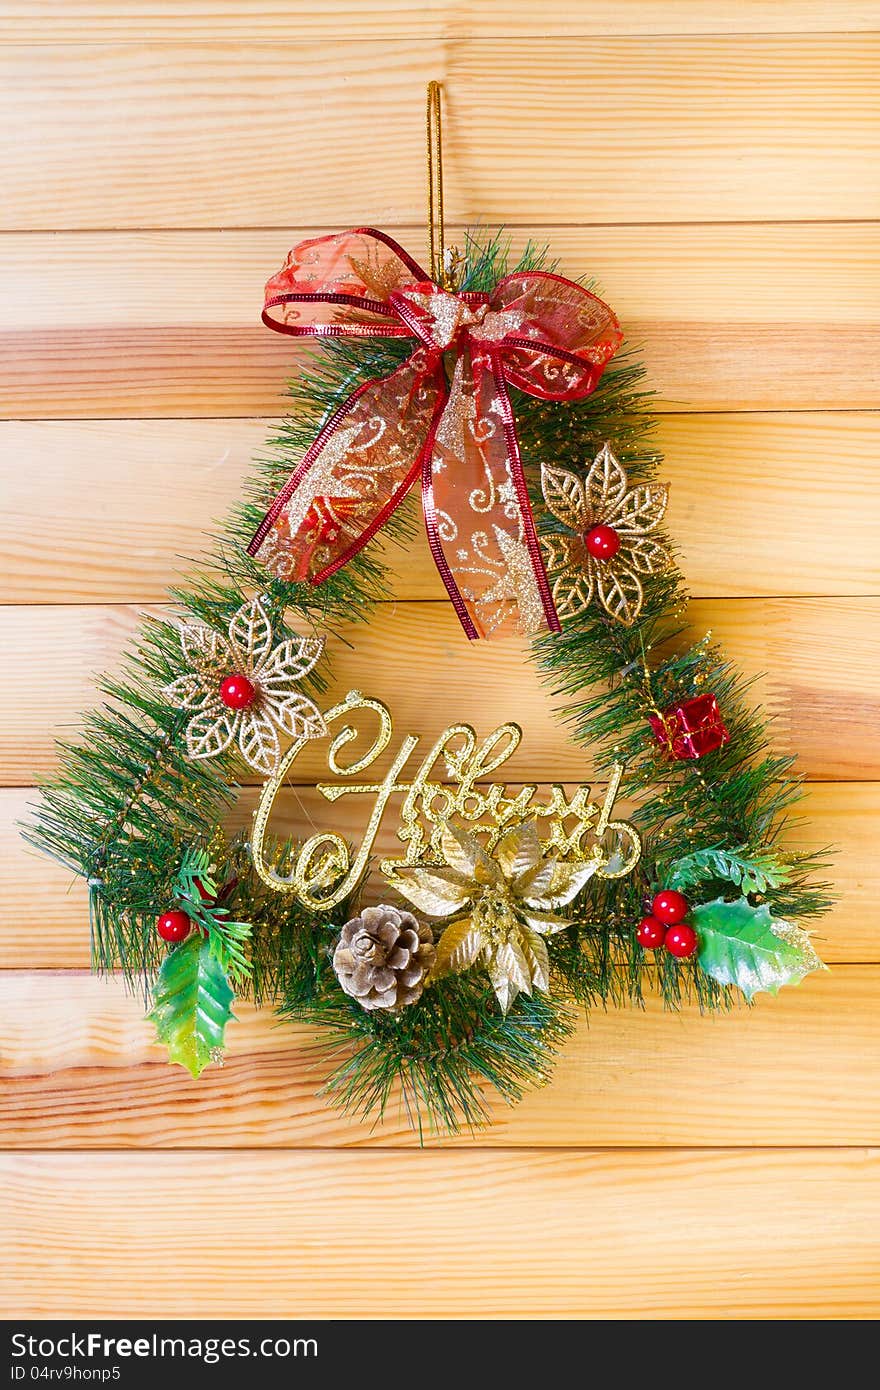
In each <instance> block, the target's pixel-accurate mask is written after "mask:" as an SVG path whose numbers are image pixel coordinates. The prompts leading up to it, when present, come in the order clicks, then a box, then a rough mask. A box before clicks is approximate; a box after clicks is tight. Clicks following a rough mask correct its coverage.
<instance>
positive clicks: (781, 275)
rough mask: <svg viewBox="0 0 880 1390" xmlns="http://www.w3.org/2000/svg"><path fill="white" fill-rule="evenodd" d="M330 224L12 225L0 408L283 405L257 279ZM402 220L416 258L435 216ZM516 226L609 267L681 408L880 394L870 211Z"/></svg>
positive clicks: (138, 410) (262, 410) (585, 268)
mask: <svg viewBox="0 0 880 1390" xmlns="http://www.w3.org/2000/svg"><path fill="white" fill-rule="evenodd" d="M326 230H327V228H314V227H312V228H307V227H298V228H288V229H280V230H276V231H271V232H266V231H264V232H248V233H244V232H210V231H206V232H201V233H199V234H197V235H194V234H193V233H185V232H152V233H134V232H121V233H99V232H85V233H81V234H80V233H78V234H76V235H69V236H65V235H57V234H54V233H53V234H42V233H35V234H29V235H24V234H16V233H8V234H6V235H5V236H4V239H3V257H2V260H0V295H2V297H3V302H4V331H3V334H2V335H0V371H2V374H3V377H4V379H5V384H6V391H5V393H4V401H3V404H2V406H0V409H2V412H3V414H4V415H7V416H10V417H18V418H41V417H44V416H66V417H74V416H108V415H122V416H131V415H137V416H145V415H146V416H168V415H175V416H177V415H196V416H205V415H258V414H272V413H277V412H278V411H279V410H282V409H283V408H284V406H283V398H282V393H283V389H284V382H285V381H286V379H287V378H288V377H289V376H290V375H291V374H292V373H293V372H294V370H295V368H296V366H297V364H298V363H299V362H300V361H302V359H303V352H302V351H301V350H300V349H299V348H298V347H297V346H296V345H295V344H293V343H291V341H290V340H289V339H283V338H280V337H278V336H277V335H275V334H273V333H269V332H267V330H266V329H264V328H263V327H262V326H261V325H260V324H259V305H260V297H261V296H260V290H261V285H262V281H263V280H264V279H265V278H266V277H267V276H268V274H269V272H270V271H271V270H272V269H273V268H274V267H275V266H277V265H279V264H280V263H281V261H282V259H283V257H284V255H285V254H286V251H287V249H288V247H289V246H291V245H293V244H294V243H295V242H297V241H299V240H302V239H303V238H304V237H306V236H313V235H316V234H319V233H320V232H321V231H326ZM395 230H396V232H397V235H398V236H399V237H400V238H401V240H402V241H403V243H404V244H406V245H407V246H409V247H410V248H411V249H412V250H413V252H414V253H415V254H417V255H421V253H422V244H423V241H424V229H423V227H421V226H416V227H409V228H397V229H395ZM450 235H451V237H452V238H454V239H457V240H459V241H461V240H462V238H463V229H461V228H458V229H455V228H453V229H452V231H451V233H450ZM511 238H512V242H513V245H514V247H515V248H516V249H517V250H518V249H519V248H521V247H522V246H523V245H524V244H525V243H526V242H527V241H528V240H529V239H532V240H534V241H536V242H538V243H539V244H541V245H544V244H546V245H549V246H550V247H551V248H552V252H553V255H554V256H556V257H557V258H558V259H559V263H560V268H561V269H562V270H563V271H564V272H565V273H567V274H569V275H573V276H580V275H582V274H584V273H590V274H593V275H595V277H596V279H597V281H598V282H599V284H600V285H601V287H602V290H603V293H604V294H605V295H606V296H607V297H608V299H609V300H610V301H611V303H613V304H614V306H615V308H616V310H617V312H618V314H619V315H620V318H621V322H622V323H623V324H624V327H625V329H626V331H627V334H628V336H629V339H630V341H631V342H633V343H637V344H640V345H643V346H644V352H645V362H646V365H647V367H648V371H649V375H650V382H651V385H652V387H653V388H654V389H655V390H656V391H657V392H658V393H659V394H658V399H659V401H660V402H661V403H662V404H664V405H665V407H666V408H667V409H674V410H676V411H682V410H684V411H688V410H706V409H729V408H738V409H742V408H747V409H750V410H756V409H772V410H780V409H784V408H788V409H804V408H810V407H813V408H818V407H827V408H840V407H842V406H847V407H849V408H854V407H860V406H861V407H873V406H876V405H877V404H878V399H880V398H878V387H877V382H878V380H880V331H878V329H877V320H878V318H880V254H878V244H880V242H878V237H877V228H876V227H874V226H865V225H862V224H845V223H833V224H832V223H825V224H805V223H800V224H788V225H774V224H769V223H768V224H763V225H743V226H737V225H730V224H728V225H704V226H686V227H682V226H675V227H663V226H659V227H657V226H654V227H650V228H649V227H620V226H618V227H615V228H614V229H613V231H612V232H609V230H608V228H595V227H593V228H589V227H587V228H580V227H552V226H546V225H536V226H530V227H527V228H524V229H513V230H512V232H511ZM194 285H199V286H205V285H208V286H211V290H210V292H209V293H207V294H204V293H200V294H199V295H194V293H193V286H194ZM756 364H760V366H759V369H756Z"/></svg>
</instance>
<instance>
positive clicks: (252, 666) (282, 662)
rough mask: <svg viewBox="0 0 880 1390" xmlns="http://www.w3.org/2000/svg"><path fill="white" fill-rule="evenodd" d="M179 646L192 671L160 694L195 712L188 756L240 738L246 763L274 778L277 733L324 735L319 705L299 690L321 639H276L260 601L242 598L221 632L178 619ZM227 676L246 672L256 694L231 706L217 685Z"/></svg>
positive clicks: (213, 752)
mask: <svg viewBox="0 0 880 1390" xmlns="http://www.w3.org/2000/svg"><path fill="white" fill-rule="evenodd" d="M180 645H181V648H182V651H183V655H184V659H185V661H186V662H187V665H188V666H189V670H187V671H186V672H184V674H183V675H181V676H178V677H177V679H176V680H174V681H172V682H171V684H170V685H167V686H165V688H164V690H163V694H164V696H165V698H166V699H167V700H168V701H169V702H170V703H171V704H172V705H175V706H176V707H177V708H178V709H185V710H192V711H193V717H192V719H190V721H189V723H188V725H187V728H186V746H187V753H188V755H189V757H190V758H216V757H219V756H220V755H221V754H222V753H225V752H226V751H227V749H229V748H230V747H231V745H232V744H233V743H236V742H237V744H238V751H239V753H240V754H241V756H242V758H243V759H244V761H245V762H246V763H247V764H248V765H249V766H250V767H252V768H253V769H254V771H255V772H259V773H261V774H262V775H264V776H271V775H272V773H273V772H275V770H276V768H277V767H278V762H279V759H280V756H281V741H280V739H279V733H282V734H285V735H286V736H287V737H289V738H294V739H298V738H321V737H323V735H324V734H326V732H327V726H326V724H325V722H324V717H323V715H322V714H321V711H320V710H319V709H318V707H317V705H315V704H314V702H313V701H312V700H310V699H309V698H308V696H307V695H304V694H303V692H302V691H301V690H298V689H297V688H296V683H297V682H298V681H300V680H302V678H303V677H304V676H307V675H308V674H309V672H310V671H311V670H313V668H314V667H315V665H316V664H317V662H318V660H319V658H320V656H321V653H322V652H323V650H324V643H323V641H322V640H320V639H317V638H313V637H296V638H286V639H285V640H284V641H282V642H279V643H277V644H274V638H273V632H272V624H271V621H270V619H269V616H268V614H267V613H266V610H265V608H264V607H263V604H262V603H261V601H260V599H258V598H255V599H250V600H248V602H247V603H243V604H242V606H241V607H240V608H239V609H238V611H237V612H236V613H235V614H233V617H232V619H231V621H230V623H229V628H228V631H227V632H226V633H223V632H218V631H217V629H216V628H210V627H207V626H205V625H203V624H199V623H184V624H182V625H181V628H180ZM230 676H237V677H244V678H245V680H246V682H247V683H248V686H249V687H250V688H251V690H252V692H253V693H252V695H251V696H250V697H249V698H248V699H247V702H246V703H245V704H243V705H242V706H241V707H239V708H230V707H229V706H228V704H227V703H225V701H224V699H223V695H222V691H221V688H222V685H223V682H224V680H226V679H227V678H228V677H230Z"/></svg>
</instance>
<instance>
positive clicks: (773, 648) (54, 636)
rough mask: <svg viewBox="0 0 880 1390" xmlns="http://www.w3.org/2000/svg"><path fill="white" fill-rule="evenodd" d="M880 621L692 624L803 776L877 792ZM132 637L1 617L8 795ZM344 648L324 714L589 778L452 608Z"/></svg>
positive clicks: (64, 610) (753, 603)
mask: <svg viewBox="0 0 880 1390" xmlns="http://www.w3.org/2000/svg"><path fill="white" fill-rule="evenodd" d="M878 613H880V606H878V604H877V602H876V601H875V600H871V599H843V598H841V599H720V600H697V601H696V602H695V603H694V604H693V605H692V608H691V621H692V625H693V630H694V634H695V635H703V634H704V633H705V632H706V631H707V630H711V631H712V632H713V634H714V636H715V637H716V638H717V639H718V640H719V641H720V642H721V643H722V644H723V645H724V646H725V647H726V649H727V651H728V653H729V654H730V656H731V657H732V658H733V659H734V660H736V661H738V662H739V663H740V664H741V665H742V667H743V668H744V670H746V671H747V672H749V673H753V674H754V675H755V676H757V677H758V679H757V680H756V683H755V686H754V698H755V700H756V701H760V702H763V703H764V704H765V705H766V706H767V708H768V709H769V710H770V711H771V712H772V713H774V714H775V716H776V720H775V724H774V728H773V742H774V747H776V748H777V749H780V750H783V749H784V750H792V749H796V750H797V751H798V752H799V755H800V763H799V766H800V767H801V769H802V771H803V772H804V774H805V775H807V776H809V777H812V778H814V779H817V780H826V779H832V778H842V779H850V780H853V781H872V780H876V779H877V778H878V777H880V754H878V752H877V751H876V750H877V743H876V738H875V733H876V724H877V704H878V700H880V689H878V682H880V660H878V641H880V624H878V621H877V619H878ZM135 625H136V613H135V610H133V609H132V608H129V607H125V606H122V605H119V606H117V605H105V606H103V607H100V608H95V607H79V606H76V605H71V606H69V607H55V606H52V607H43V608H22V607H18V608H3V609H0V643H2V645H3V648H4V649H5V650H6V651H10V652H14V653H15V654H16V663H17V667H18V669H20V670H21V671H23V672H27V695H28V698H27V700H26V702H25V703H24V707H22V690H21V687H20V685H19V683H18V682H16V681H8V682H6V683H5V684H4V685H3V686H2V687H0V786H30V785H31V784H32V783H33V781H34V777H35V775H42V774H44V773H46V772H48V771H49V770H51V768H52V766H53V765H54V755H53V748H52V739H53V734H54V735H55V736H60V737H62V738H63V737H67V736H70V735H72V734H75V733H76V729H77V715H76V711H77V710H81V709H83V708H86V707H88V706H89V705H91V704H93V703H94V699H95V696H94V688H93V680H94V673H95V672H98V671H101V670H103V669H106V668H109V667H112V666H113V665H114V664H115V663H116V662H117V661H118V658H119V654H120V652H121V650H122V648H123V646H124V644H125V642H126V640H127V639H128V638H129V637H130V635H131V633H132V632H133V630H134V627H135ZM342 636H343V637H346V636H348V637H349V638H350V640H351V641H353V642H354V643H355V644H356V649H354V648H352V647H349V646H347V645H346V644H345V642H344V641H339V642H336V641H334V642H332V643H331V654H332V659H333V667H332V670H333V680H332V685H331V689H330V692H329V694H328V696H327V704H328V705H329V703H330V702H331V701H332V700H335V699H339V698H341V696H342V695H344V694H345V692H346V691H348V690H351V689H354V688H357V689H361V688H363V687H364V686H366V687H367V688H368V690H369V693H370V694H372V695H374V696H376V697H378V698H379V699H382V700H385V701H386V703H387V704H389V706H390V707H391V708H392V710H393V712H394V716H395V725H396V729H397V731H398V733H399V736H400V737H401V738H402V737H403V734H404V732H405V731H411V732H413V733H416V734H420V735H422V736H423V737H425V738H432V739H433V738H434V737H436V735H437V734H438V733H439V732H440V731H441V729H442V728H444V727H445V726H446V724H447V723H448V722H449V720H450V719H451V718H453V717H454V718H456V719H459V720H464V721H466V722H469V723H472V724H473V725H474V726H475V727H476V728H477V729H485V730H486V731H488V728H489V726H490V725H491V726H492V727H494V726H495V724H497V723H500V722H503V721H504V720H505V719H510V718H515V719H516V720H517V721H518V722H519V723H520V724H522V726H523V727H524V728H525V730H526V738H525V739H524V741H523V744H522V746H521V747H520V748H519V749H518V750H517V752H516V753H514V755H513V757H512V758H511V760H510V762H509V764H508V765H507V766H508V769H509V776H510V779H511V780H517V779H520V780H524V781H529V780H537V781H542V780H548V779H553V778H554V777H555V778H560V779H562V780H565V779H567V780H579V779H581V778H583V777H588V776H589V761H588V757H587V755H586V754H585V753H584V752H582V751H575V750H574V749H573V748H572V746H571V744H570V743H568V741H567V739H566V736H565V732H564V729H563V727H562V725H561V724H560V723H559V722H558V721H557V720H556V719H555V718H554V715H553V708H554V705H558V704H559V703H560V702H559V701H558V700H557V701H554V699H553V698H552V696H550V695H549V694H548V690H547V688H546V687H545V686H544V685H543V684H542V682H541V680H540V678H539V676H538V673H537V671H536V669H535V668H534V666H533V665H532V663H531V662H529V661H526V660H525V659H524V651H525V649H524V647H523V645H522V644H521V643H520V642H519V641H517V640H514V639H511V640H508V641H504V642H497V643H470V644H469V643H467V642H465V640H464V639H463V637H462V635H461V631H460V629H459V627H458V622H457V619H456V618H455V615H454V613H453V611H452V608H451V606H450V605H449V604H448V603H437V604H432V605H427V604H424V603H419V604H408V603H400V604H388V605H384V606H383V608H382V610H381V611H378V612H377V613H376V615H375V616H374V618H373V620H372V621H371V623H370V624H369V625H368V626H366V627H364V628H362V629H360V630H357V629H355V630H353V631H351V632H350V633H343V634H342ZM404 652H405V653H406V660H402V659H401V653H404ZM432 671H434V672H437V671H442V673H443V680H444V689H445V692H446V695H447V697H448V698H447V699H446V700H444V702H443V704H442V707H441V706H438V705H436V704H434V705H432V706H431V707H426V705H425V700H424V692H425V690H426V688H427V685H428V682H429V680H430V673H431V672H432ZM762 672H766V673H767V674H763V675H762V674H761V673H762ZM323 758H324V745H323V744H321V745H320V748H319V747H318V745H315V746H314V747H312V748H307V749H306V750H304V753H303V756H302V760H301V765H300V764H299V763H298V764H297V771H296V775H295V777H294V778H293V779H292V780H294V781H296V782H301V783H305V784H309V783H312V782H314V781H316V780H317V779H318V778H320V777H321V776H322V775H323ZM379 766H380V764H377V765H376V767H377V770H378V768H379ZM580 769H583V771H582V772H581V771H580Z"/></svg>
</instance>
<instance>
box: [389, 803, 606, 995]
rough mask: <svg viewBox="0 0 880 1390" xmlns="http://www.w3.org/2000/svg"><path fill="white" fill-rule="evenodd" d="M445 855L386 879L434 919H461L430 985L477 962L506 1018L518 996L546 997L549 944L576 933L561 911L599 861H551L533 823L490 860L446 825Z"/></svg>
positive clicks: (518, 829)
mask: <svg viewBox="0 0 880 1390" xmlns="http://www.w3.org/2000/svg"><path fill="white" fill-rule="evenodd" d="M442 853H443V858H444V860H445V861H446V862H445V864H442V865H433V864H426V865H411V866H405V867H401V868H398V869H397V870H396V872H395V874H394V875H393V877H392V878H391V879H390V880H389V881H390V882H391V884H392V885H393V886H394V887H395V888H396V889H397V890H398V892H400V893H401V894H402V895H403V897H405V898H407V899H408V900H409V901H410V902H411V903H413V904H414V906H415V907H417V908H419V910H420V911H422V912H424V913H426V914H427V915H428V916H429V917H440V918H442V917H453V918H455V917H458V916H459V914H464V915H463V916H461V919H460V920H457V921H453V922H451V923H450V925H449V926H448V927H446V929H445V930H444V932H443V935H442V936H441V938H440V941H439V943H438V945H437V956H436V961H435V964H434V968H433V970H432V972H431V978H432V979H436V978H437V977H438V976H440V975H449V974H457V973H458V972H459V971H462V970H467V969H468V967H470V966H472V965H476V964H477V963H478V962H480V963H482V964H484V965H485V967H486V969H487V971H488V972H489V979H490V980H491V982H492V988H493V989H494V990H495V994H496V997H497V999H498V1002H499V1004H500V1005H501V1008H502V1010H503V1011H504V1012H505V1013H507V1011H508V1009H509V1008H510V1006H511V1004H512V1003H513V1001H514V999H516V996H517V995H518V994H519V993H521V992H522V993H525V994H531V993H532V992H533V991H534V990H536V989H540V990H544V991H545V992H546V991H547V990H549V988H550V960H549V957H548V954H547V946H546V943H545V942H544V937H545V936H549V935H552V934H553V933H554V932H558V931H563V930H564V929H565V928H566V927H570V926H571V921H570V919H569V918H567V917H563V916H560V915H559V909H560V908H561V907H564V906H565V905H566V904H567V903H570V902H571V901H572V899H573V898H574V897H575V896H576V895H577V894H578V893H579V892H580V890H581V889H582V888H583V886H584V884H585V883H586V882H587V880H588V879H589V878H591V877H592V875H593V874H594V873H595V872H596V868H597V867H598V866H597V863H596V861H595V860H591V861H589V862H585V861H583V860H579V861H576V862H574V863H570V864H569V863H563V862H562V861H561V860H559V859H556V858H553V857H547V856H546V855H545V853H544V850H543V847H542V845H541V842H540V840H539V838H538V831H537V829H536V827H535V823H534V821H526V822H525V823H524V824H522V825H517V826H514V827H513V828H512V829H510V830H507V831H506V832H505V834H504V835H503V836H502V838H501V839H500V840H499V842H498V844H497V846H496V847H495V849H494V850H493V851H492V852H491V853H489V852H488V851H487V850H485V849H484V848H483V846H482V845H481V844H480V842H479V840H478V839H477V837H476V836H475V835H471V834H468V833H467V831H465V830H462V829H461V828H460V827H459V826H456V825H453V824H449V823H447V825H446V826H445V827H444V831H443V839H442Z"/></svg>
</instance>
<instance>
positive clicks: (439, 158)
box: [426, 82, 448, 288]
mask: <svg viewBox="0 0 880 1390" xmlns="http://www.w3.org/2000/svg"><path fill="white" fill-rule="evenodd" d="M440 94H441V88H440V83H439V82H429V83H428V104H427V112H426V124H427V137H428V244H429V248H430V257H431V276H432V278H433V279H434V281H435V282H436V283H437V284H438V285H442V286H443V287H444V288H446V287H447V280H448V270H447V267H446V264H445V240H444V227H443V120H442V114H441V110H440Z"/></svg>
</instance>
